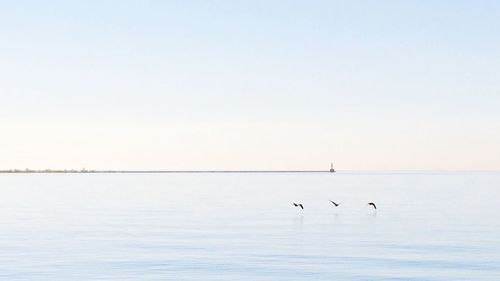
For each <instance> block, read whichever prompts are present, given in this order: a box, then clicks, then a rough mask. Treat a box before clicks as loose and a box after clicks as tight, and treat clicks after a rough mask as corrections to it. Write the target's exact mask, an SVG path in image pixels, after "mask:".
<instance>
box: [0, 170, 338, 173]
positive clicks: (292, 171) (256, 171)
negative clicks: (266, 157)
mask: <svg viewBox="0 0 500 281" xmlns="http://www.w3.org/2000/svg"><path fill="white" fill-rule="evenodd" d="M180 173H186V174H189V173H204V174H208V173H330V171H307V170H304V171H299V170H289V171H285V170H283V171H279V170H276V171H274V170H262V171H258V170H246V171H220V170H216V171H182V170H181V171H170V170H88V171H87V170H84V171H78V170H65V171H64V170H3V171H0V174H180Z"/></svg>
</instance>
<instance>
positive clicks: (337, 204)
mask: <svg viewBox="0 0 500 281" xmlns="http://www.w3.org/2000/svg"><path fill="white" fill-rule="evenodd" d="M330 202H332V204H333V205H335V207H338V206H339V205H340V203H335V202H333V201H332V200H330Z"/></svg>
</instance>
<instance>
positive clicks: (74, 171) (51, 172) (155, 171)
mask: <svg viewBox="0 0 500 281" xmlns="http://www.w3.org/2000/svg"><path fill="white" fill-rule="evenodd" d="M259 173H261V174H273V173H274V174H293V173H297V174H299V173H300V174H307V173H315V174H322V173H325V174H338V173H339V172H338V171H335V172H333V173H332V172H330V171H329V170H322V171H320V170H28V169H25V170H0V174H259ZM460 173H495V174H496V173H500V171H499V170H342V171H341V172H340V174H374V175H375V174H381V175H383V174H460Z"/></svg>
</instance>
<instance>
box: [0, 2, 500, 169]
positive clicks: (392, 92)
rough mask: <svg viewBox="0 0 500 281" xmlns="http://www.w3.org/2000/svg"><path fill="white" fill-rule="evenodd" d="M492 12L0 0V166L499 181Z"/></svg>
mask: <svg viewBox="0 0 500 281" xmlns="http://www.w3.org/2000/svg"><path fill="white" fill-rule="evenodd" d="M499 27H500V1H483V0H480V1H477V0H474V1H473V0H470V1H461V0H448V1H447V0H442V1H431V0H423V1H420V0H418V1H417V0H414V1H412V0H409V1H383V0H378V1H375V0H366V1H356V0H354V1H353V0H349V1H314V0H313V1H293V0H289V1H273V0H270V1H269V0H266V1H259V0H256V1H237V0H236V1H232V0H231V1H230V0H227V1H216V0H214V1H189V0H187V1H138V0H137V1H111V0H106V1H23V0H21V1H1V0H0V120H1V121H0V169H10V168H18V169H24V168H31V169H45V168H52V169H65V168H66V169H80V168H84V167H85V168H87V169H166V170H206V169H208V170H256V169H257V170H261V169H272V170H282V169H284V170H287V169H294V170H295V169H301V170H318V169H329V165H330V162H331V161H333V162H334V164H335V167H336V169H337V170H500V145H499V144H500V79H499V77H500V33H499Z"/></svg>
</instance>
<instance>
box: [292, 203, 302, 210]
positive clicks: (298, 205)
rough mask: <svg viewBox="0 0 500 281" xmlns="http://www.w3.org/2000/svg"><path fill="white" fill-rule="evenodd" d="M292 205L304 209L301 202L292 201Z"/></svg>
mask: <svg viewBox="0 0 500 281" xmlns="http://www.w3.org/2000/svg"><path fill="white" fill-rule="evenodd" d="M293 205H294V206H295V207H300V208H302V210H304V206H302V204H297V203H293Z"/></svg>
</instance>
